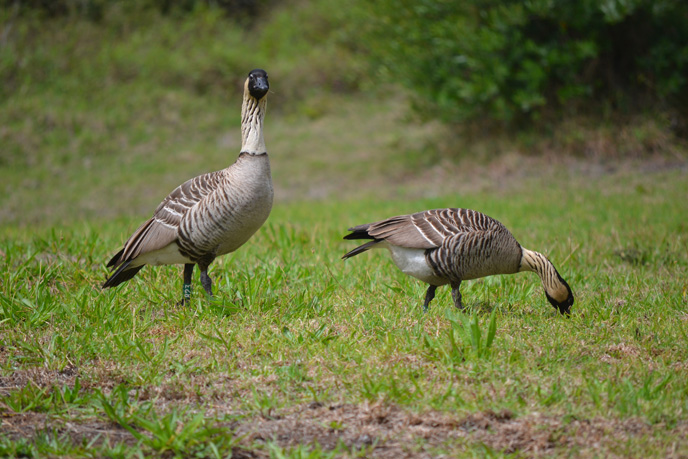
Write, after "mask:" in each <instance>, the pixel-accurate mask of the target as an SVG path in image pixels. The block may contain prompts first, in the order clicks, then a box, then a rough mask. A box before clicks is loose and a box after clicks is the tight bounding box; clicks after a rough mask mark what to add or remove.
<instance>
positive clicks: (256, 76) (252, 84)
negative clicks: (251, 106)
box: [248, 69, 270, 100]
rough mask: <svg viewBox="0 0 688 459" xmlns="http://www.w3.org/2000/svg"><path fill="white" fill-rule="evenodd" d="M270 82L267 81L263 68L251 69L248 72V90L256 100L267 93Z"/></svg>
mask: <svg viewBox="0 0 688 459" xmlns="http://www.w3.org/2000/svg"><path fill="white" fill-rule="evenodd" d="M269 89H270V84H269V83H268V74H267V72H266V71H265V70H263V69H254V70H251V71H250V72H249V74H248V92H249V94H251V95H252V96H253V97H254V98H255V99H256V100H260V99H261V98H263V96H265V94H267V93H268V90H269Z"/></svg>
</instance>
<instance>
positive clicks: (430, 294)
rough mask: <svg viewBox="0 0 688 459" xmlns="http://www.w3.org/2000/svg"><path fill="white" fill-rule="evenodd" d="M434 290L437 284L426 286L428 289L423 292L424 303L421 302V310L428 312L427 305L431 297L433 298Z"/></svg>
mask: <svg viewBox="0 0 688 459" xmlns="http://www.w3.org/2000/svg"><path fill="white" fill-rule="evenodd" d="M435 290H437V286H436V285H430V286H429V287H428V291H427V292H425V303H423V312H428V305H430V302H431V301H432V299H433V298H435Z"/></svg>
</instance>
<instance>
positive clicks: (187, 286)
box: [184, 284, 191, 300]
mask: <svg viewBox="0 0 688 459" xmlns="http://www.w3.org/2000/svg"><path fill="white" fill-rule="evenodd" d="M190 298H191V284H184V299H185V300H188V299H190Z"/></svg>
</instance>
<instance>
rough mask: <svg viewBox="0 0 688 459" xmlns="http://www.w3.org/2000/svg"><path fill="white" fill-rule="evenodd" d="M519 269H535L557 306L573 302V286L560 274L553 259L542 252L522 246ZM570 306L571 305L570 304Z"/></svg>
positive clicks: (549, 296) (548, 296) (548, 297)
mask: <svg viewBox="0 0 688 459" xmlns="http://www.w3.org/2000/svg"><path fill="white" fill-rule="evenodd" d="M519 271H533V272H535V273H537V275H538V276H540V279H542V286H543V287H544V289H545V293H546V294H547V299H548V300H549V301H550V303H552V304H553V305H554V306H555V307H559V308H560V309H561V307H560V305H563V304H566V303H568V302H571V303H573V294H572V293H571V288H570V287H569V285H568V284H567V283H566V281H565V280H564V279H562V277H561V276H560V275H559V273H558V272H557V270H556V268H555V267H554V265H553V264H552V262H551V261H549V260H548V259H547V257H546V256H544V255H543V254H541V253H538V252H534V251H532V250H528V249H525V248H522V254H521V268H520V270H519ZM569 306H570V305H569Z"/></svg>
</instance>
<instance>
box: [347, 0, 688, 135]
mask: <svg viewBox="0 0 688 459" xmlns="http://www.w3.org/2000/svg"><path fill="white" fill-rule="evenodd" d="M355 15H356V34H362V35H363V37H364V40H365V41H366V42H367V43H369V45H370V51H371V54H372V57H373V58H374V59H375V62H376V63H377V64H378V65H379V66H380V67H379V68H380V69H381V70H380V71H381V72H383V75H388V76H389V78H391V79H394V80H397V81H400V82H402V83H403V84H405V85H406V86H408V87H410V88H412V89H413V90H414V91H415V92H416V93H417V94H418V96H419V97H420V100H421V101H423V102H424V103H426V104H428V103H429V106H430V107H431V108H433V109H434V110H435V113H434V116H438V115H439V116H441V117H442V118H444V119H445V120H449V121H464V120H485V119H494V120H498V121H503V122H507V123H509V124H517V123H518V122H519V121H522V120H529V119H532V118H533V117H537V116H541V115H543V114H544V113H547V112H548V111H554V110H559V109H561V108H565V109H567V110H569V111H580V109H581V108H582V107H586V106H588V104H589V103H590V102H598V101H602V102H604V103H605V104H608V106H609V107H611V108H612V109H622V110H627V109H637V108H639V107H642V106H645V104H646V103H648V102H650V103H653V104H656V103H658V104H663V105H674V106H675V107H680V106H681V103H680V102H679V101H680V100H684V101H685V98H686V93H688V80H687V75H688V3H686V2H682V1H679V0H657V1H652V0H606V1H602V2H599V1H596V0H582V1H578V2H570V1H567V0H529V1H525V0H502V1H487V0H466V1H462V2H449V1H437V0H393V1H392V0H381V1H378V2H362V3H361V4H360V8H359V9H358V10H357V12H356V13H355ZM595 107H599V106H598V105H595ZM524 115H526V116H524Z"/></svg>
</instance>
